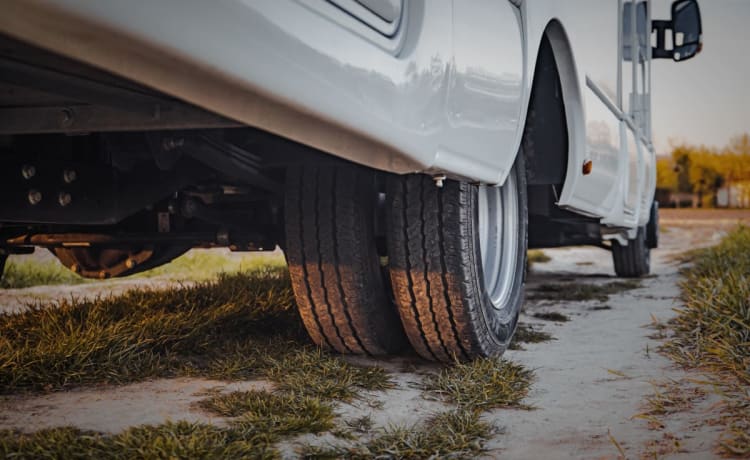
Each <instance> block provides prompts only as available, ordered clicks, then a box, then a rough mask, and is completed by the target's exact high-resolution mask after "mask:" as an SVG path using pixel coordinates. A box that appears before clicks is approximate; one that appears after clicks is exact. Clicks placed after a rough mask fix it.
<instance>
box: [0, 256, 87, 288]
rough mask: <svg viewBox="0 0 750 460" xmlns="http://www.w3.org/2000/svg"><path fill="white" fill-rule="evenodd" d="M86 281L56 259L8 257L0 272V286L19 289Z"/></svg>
mask: <svg viewBox="0 0 750 460" xmlns="http://www.w3.org/2000/svg"><path fill="white" fill-rule="evenodd" d="M84 282H86V279H85V278H82V277H80V276H78V275H76V274H75V273H73V272H72V271H70V270H68V269H67V268H65V267H64V266H63V265H62V264H61V263H60V262H58V261H57V260H46V261H36V260H24V259H22V260H13V258H10V259H9V260H8V262H7V263H6V265H5V271H4V272H3V273H1V274H0V288H2V289H21V288H27V287H31V286H39V285H58V284H80V283H84Z"/></svg>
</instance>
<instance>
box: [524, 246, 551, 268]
mask: <svg viewBox="0 0 750 460" xmlns="http://www.w3.org/2000/svg"><path fill="white" fill-rule="evenodd" d="M526 259H527V260H528V261H529V266H531V265H534V264H543V263H546V262H549V261H550V260H552V258H551V257H550V256H548V255H547V254H545V253H544V251H540V250H538V249H531V250H529V251H527V252H526Z"/></svg>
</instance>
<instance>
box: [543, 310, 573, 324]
mask: <svg viewBox="0 0 750 460" xmlns="http://www.w3.org/2000/svg"><path fill="white" fill-rule="evenodd" d="M534 318H539V319H543V320H545V321H555V322H557V323H565V322H567V321H570V316H568V315H565V314H563V313H560V312H557V311H548V312H543V313H534Z"/></svg>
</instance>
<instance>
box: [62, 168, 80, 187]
mask: <svg viewBox="0 0 750 460" xmlns="http://www.w3.org/2000/svg"><path fill="white" fill-rule="evenodd" d="M77 178H78V174H76V170H75V169H66V170H64V171H63V181H65V183H66V184H72V183H73V181H75V180H76V179H77Z"/></svg>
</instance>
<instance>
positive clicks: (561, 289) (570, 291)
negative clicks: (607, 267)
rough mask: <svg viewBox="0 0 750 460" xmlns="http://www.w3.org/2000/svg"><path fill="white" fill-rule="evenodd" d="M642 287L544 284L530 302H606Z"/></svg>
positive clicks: (637, 284)
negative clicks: (616, 295) (614, 296)
mask: <svg viewBox="0 0 750 460" xmlns="http://www.w3.org/2000/svg"><path fill="white" fill-rule="evenodd" d="M639 287H641V283H640V281H637V280H625V281H612V282H609V283H606V284H587V283H566V284H542V285H540V286H537V287H536V288H535V289H534V290H533V291H531V293H530V294H529V296H528V298H529V299H530V300H554V301H576V302H584V301H589V300H598V301H599V302H606V301H607V300H608V299H609V296H611V295H613V294H618V293H620V292H623V291H629V290H631V289H637V288H639Z"/></svg>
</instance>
